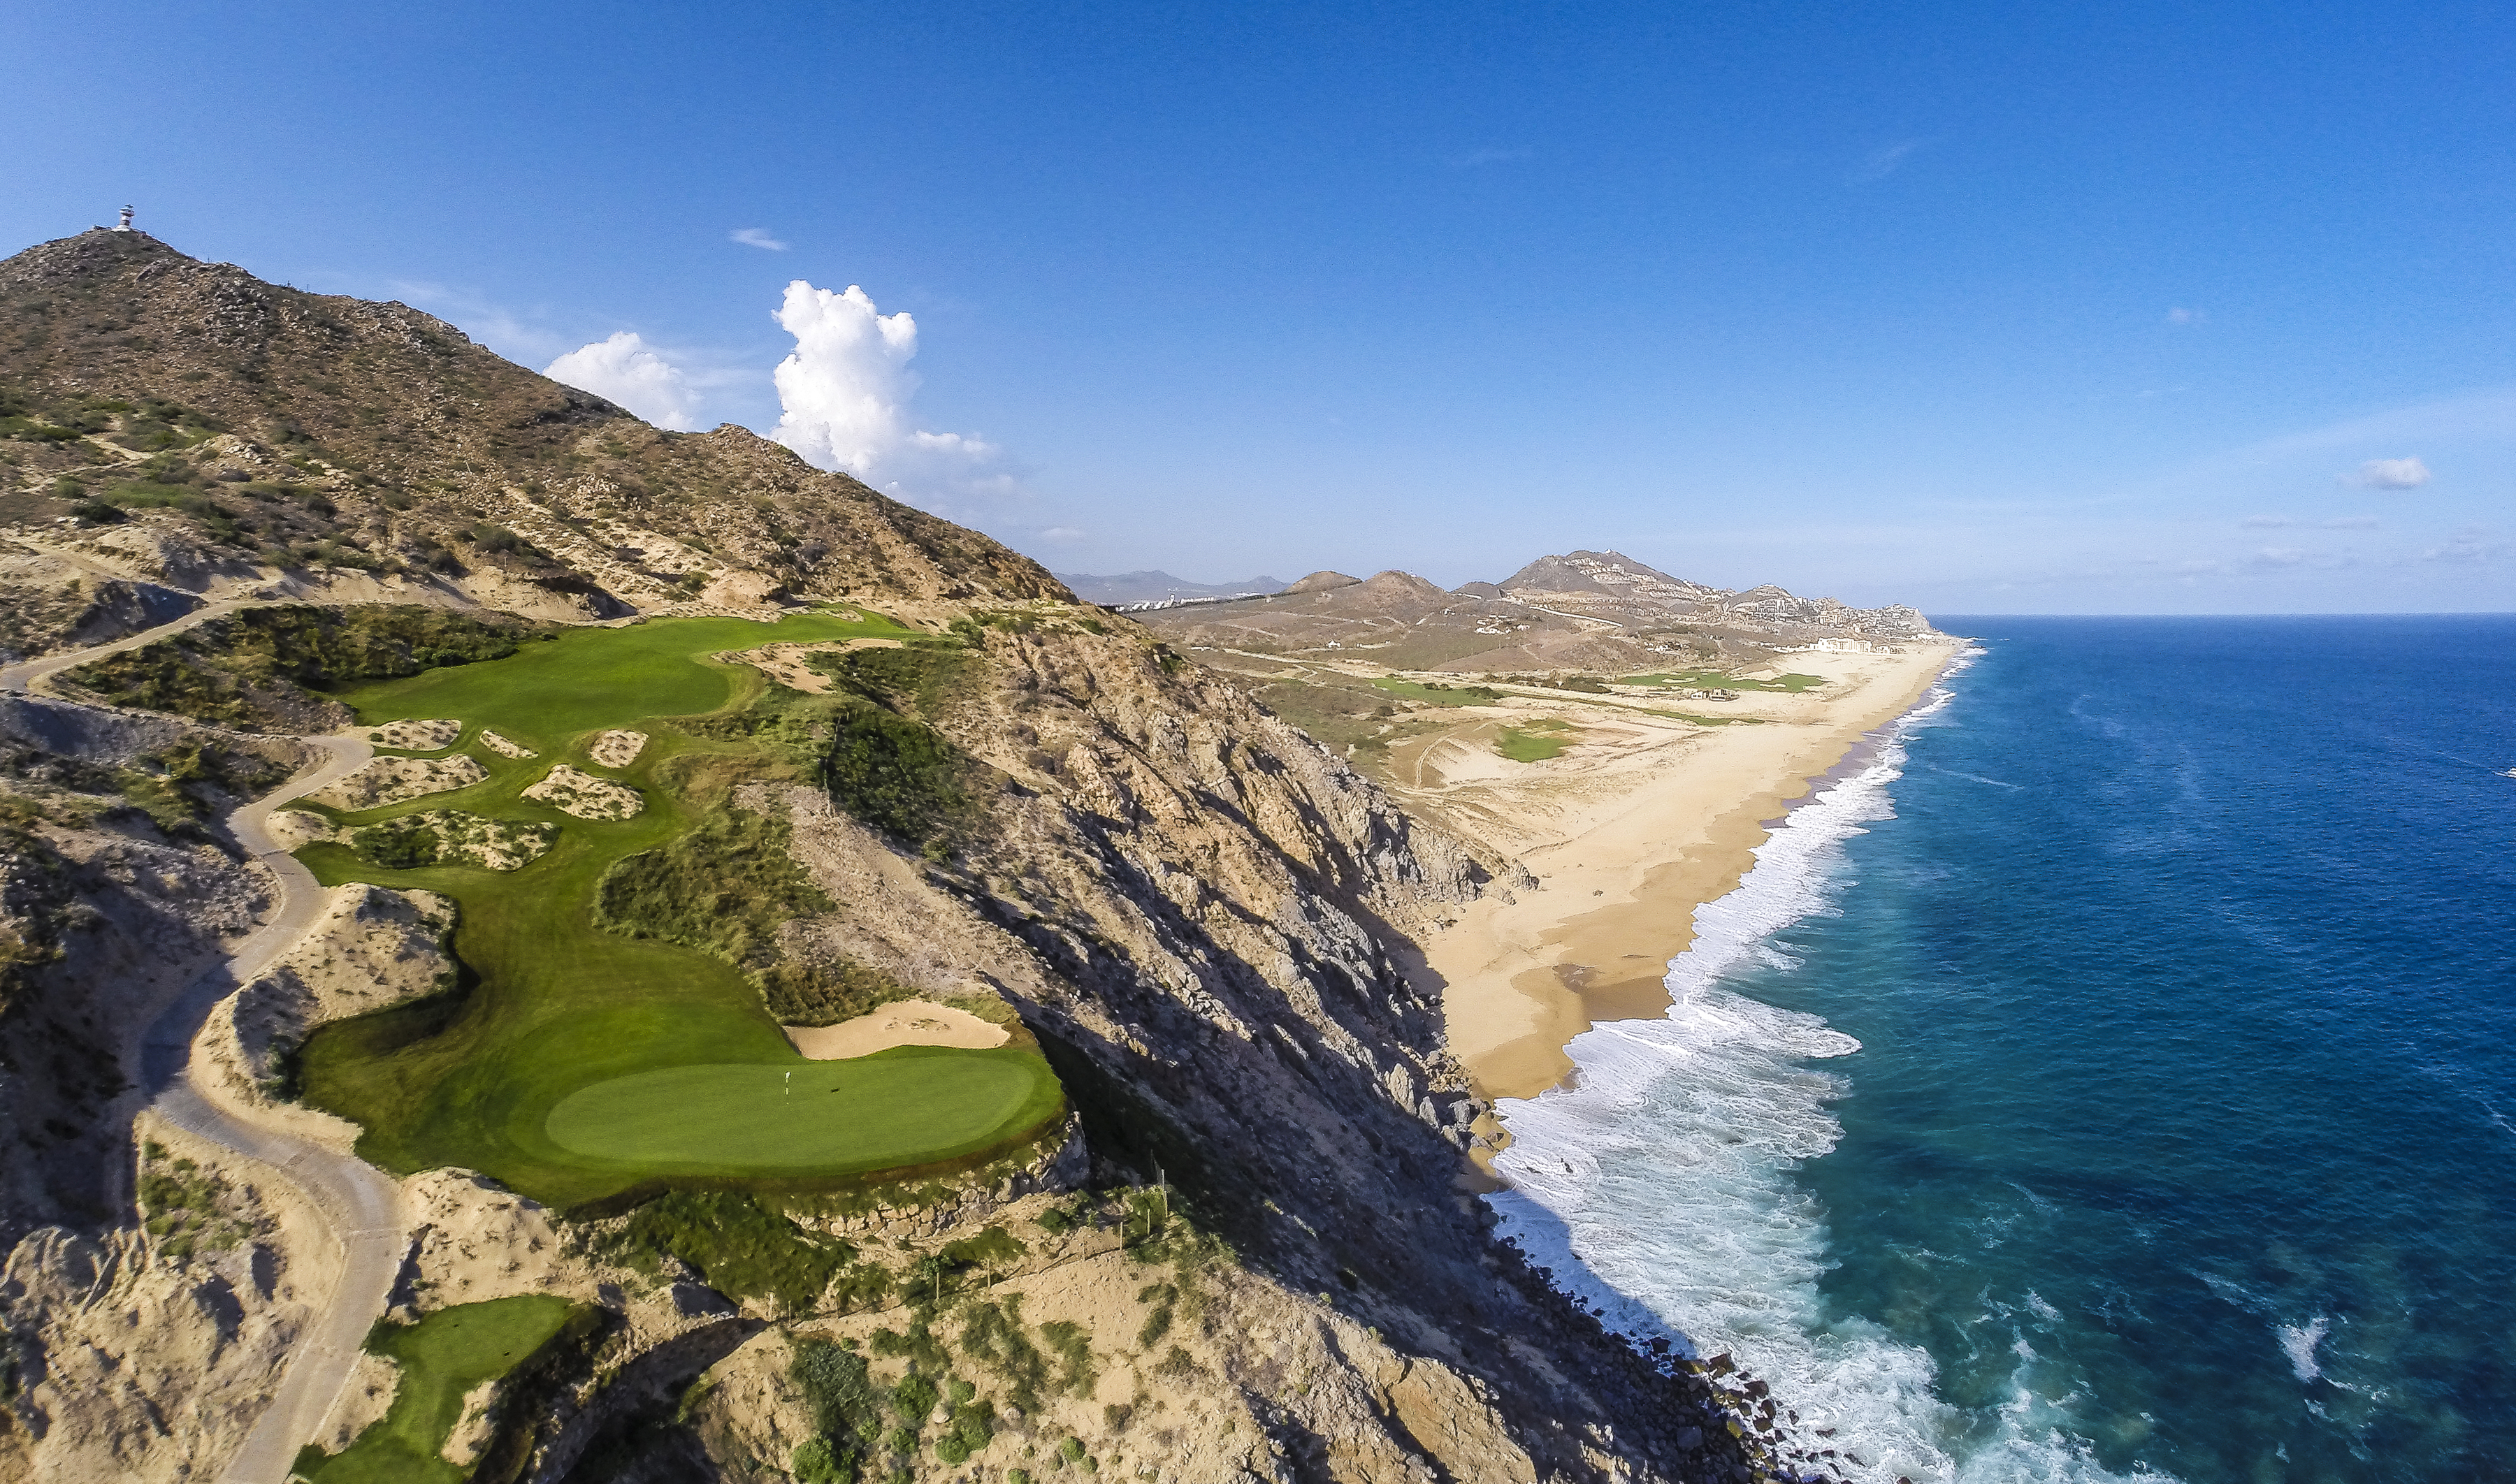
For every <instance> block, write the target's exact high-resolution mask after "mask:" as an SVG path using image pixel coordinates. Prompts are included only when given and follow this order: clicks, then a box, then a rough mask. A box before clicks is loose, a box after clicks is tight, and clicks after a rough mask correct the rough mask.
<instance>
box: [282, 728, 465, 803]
mask: <svg viewBox="0 0 2516 1484" xmlns="http://www.w3.org/2000/svg"><path fill="white" fill-rule="evenodd" d="M449 724H450V723H449ZM488 776H489V770H488V769H487V768H485V767H482V765H481V763H480V760H479V759H477V758H464V757H454V758H378V759H377V760H376V761H374V762H373V763H368V764H367V765H366V766H364V767H362V768H360V769H358V770H357V771H356V772H355V773H352V774H351V775H350V776H348V777H346V778H343V779H341V780H340V781H339V782H337V783H335V784H333V785H332V786H331V787H330V788H327V789H324V790H322V791H320V792H318V793H314V794H309V795H307V796H306V797H307V798H308V799H309V800H311V801H313V802H314V803H315V804H330V805H331V806H332V807H334V808H336V809H347V810H349V811H350V812H352V813H356V812H357V811H358V810H360V809H379V808H382V807H384V806H385V805H386V804H399V803H401V802H402V801H403V800H405V799H416V798H418V797H419V796H420V795H422V794H442V793H444V792H446V791H447V790H449V789H459V788H470V787H471V786H472V785H473V784H476V783H478V782H480V781H481V780H482V779H483V778H486V777H488Z"/></svg>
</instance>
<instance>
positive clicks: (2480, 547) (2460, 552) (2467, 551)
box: [2420, 525, 2509, 562]
mask: <svg viewBox="0 0 2516 1484" xmlns="http://www.w3.org/2000/svg"><path fill="white" fill-rule="evenodd" d="M2495 534H2496V533H2495V532H2494V531H2492V530H2490V529H2489V528H2488V527H2486V526H2479V525H2467V526H2465V527H2464V528H2463V529H2461V530H2459V531H2457V532H2455V533H2454V535H2453V537H2451V538H2449V539H2448V541H2447V543H2446V544H2445V545H2444V546H2433V547H2430V548H2429V549H2428V550H2427V551H2425V552H2422V553H2420V560H2422V561H2476V562H2478V561H2495V560H2497V559H2498V558H2499V557H2501V556H2506V555H2507V554H2508V551H2509V547H2508V544H2507V543H2506V542H2504V541H2498V540H2494V539H2493V538H2494V537H2495Z"/></svg>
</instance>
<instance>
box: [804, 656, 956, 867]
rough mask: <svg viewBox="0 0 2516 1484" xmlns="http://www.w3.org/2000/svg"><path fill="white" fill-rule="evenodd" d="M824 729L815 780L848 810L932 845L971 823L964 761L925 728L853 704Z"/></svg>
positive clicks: (885, 830) (890, 832)
mask: <svg viewBox="0 0 2516 1484" xmlns="http://www.w3.org/2000/svg"><path fill="white" fill-rule="evenodd" d="M872 652H885V651H872ZM831 732H832V735H831V738H830V742H829V747H828V750H827V751H826V752H825V753H824V754H823V755H822V759H821V769H820V772H821V784H822V786H823V787H824V788H826V789H828V790H829V792H830V797H831V798H832V799H834V800H836V801H837V802H838V804H840V806H841V807H843V808H845V809H846V810H847V811H848V812H849V813H851V814H854V815H856V816H857V817H858V818H859V819H861V820H863V821H864V822H865V823H866V824H869V825H871V826H873V827H874V828H875V829H878V830H881V831H882V832H883V833H884V834H887V835H890V836H891V837H893V838H894V839H896V840H900V841H902V842H903V843H905V844H908V845H920V846H924V845H942V844H943V843H945V842H946V841H948V839H949V838H950V837H951V836H952V835H953V834H955V833H957V832H958V831H959V830H961V829H964V828H966V827H967V826H968V825H969V824H970V823H971V822H972V820H973V817H974V816H975V813H976V801H975V798H974V795H973V792H972V790H971V788H970V787H969V784H968V781H967V776H966V775H967V773H968V770H969V768H968V764H967V763H964V762H963V760H962V759H961V757H960V755H959V753H958V752H956V751H955V750H954V748H953V747H952V744H951V743H949V742H946V741H945V740H944V739H943V736H942V735H940V734H939V733H937V732H936V730H935V729H934V728H933V727H930V726H927V725H925V724H924V723H922V722H918V721H910V720H909V719H908V718H906V717H901V716H895V715H894V714H892V713H891V712H888V711H885V710H883V709H882V708H880V707H878V706H864V705H860V706H854V707H850V708H849V709H848V710H846V711H844V712H841V713H840V714H839V715H838V716H837V717H835V718H834V719H833V720H832V725H831Z"/></svg>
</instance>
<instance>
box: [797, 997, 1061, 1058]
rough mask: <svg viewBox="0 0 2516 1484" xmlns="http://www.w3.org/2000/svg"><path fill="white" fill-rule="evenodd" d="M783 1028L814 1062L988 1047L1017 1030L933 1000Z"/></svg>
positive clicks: (902, 1003) (981, 1049)
mask: <svg viewBox="0 0 2516 1484" xmlns="http://www.w3.org/2000/svg"><path fill="white" fill-rule="evenodd" d="M778 1029H780V1030H782V1031H784V1032H785V1033H786V1039H787V1040H789V1041H791V1042H793V1043H794V1044H795V1050H797V1051H802V1052H803V1053H804V1055H805V1056H806V1058H807V1059H809V1060H813V1061H839V1060H844V1059H845V1058H847V1057H850V1056H870V1055H872V1054H873V1053H874V1052H876V1051H888V1050H890V1049H891V1048H892V1047H895V1046H958V1047H967V1048H969V1049H970V1050H972V1051H984V1050H985V1049H986V1048H988V1047H991V1046H1002V1045H1004V1044H1005V1043H1006V1042H1007V1041H1009V1040H1011V1039H1012V1038H1013V1033H1012V1032H1010V1031H1008V1030H1006V1029H1005V1028H1004V1027H1003V1026H1001V1025H996V1024H994V1023H992V1022H989V1021H986V1020H982V1019H980V1018H979V1017H978V1016H976V1015H974V1014H971V1013H970V1012H969V1011H968V1010H954V1009H953V1008H952V1007H950V1006H948V1005H938V1004H936V1003H935V1002H934V1001H932V1000H902V1001H901V1002H899V1003H898V1004H896V1005H886V1006H884V1007H883V1008H882V1009H880V1010H875V1011H874V1012H873V1013H872V1014H869V1015H859V1016H857V1017H856V1018H855V1019H853V1020H842V1021H840V1022H839V1023H838V1024H836V1025H784V1026H779V1027H778Z"/></svg>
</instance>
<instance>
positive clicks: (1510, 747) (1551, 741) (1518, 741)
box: [1494, 717, 1572, 763]
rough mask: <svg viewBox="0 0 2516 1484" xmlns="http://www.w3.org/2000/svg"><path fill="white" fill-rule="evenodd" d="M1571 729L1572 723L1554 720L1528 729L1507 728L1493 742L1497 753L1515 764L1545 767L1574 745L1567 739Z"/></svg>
mask: <svg viewBox="0 0 2516 1484" xmlns="http://www.w3.org/2000/svg"><path fill="white" fill-rule="evenodd" d="M1571 730H1572V726H1571V724H1570V723H1568V722H1565V721H1559V720H1558V719H1556V718H1554V717H1544V718H1541V719H1539V720H1538V721H1531V722H1530V723H1529V724H1528V725H1527V726H1526V727H1520V726H1506V727H1504V728H1503V729H1502V735H1500V736H1498V737H1496V738H1494V751H1495V752H1498V753H1500V754H1502V755H1503V756H1504V757H1506V758H1509V759H1510V760H1511V761H1512V762H1514V763H1543V762H1545V761H1546V760H1547V759H1549V758H1560V757H1562V756H1563V755H1564V750H1565V749H1566V748H1568V747H1571V746H1572V738H1571V737H1569V736H1566V735H1564V733H1566V732H1569V731H1571Z"/></svg>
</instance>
